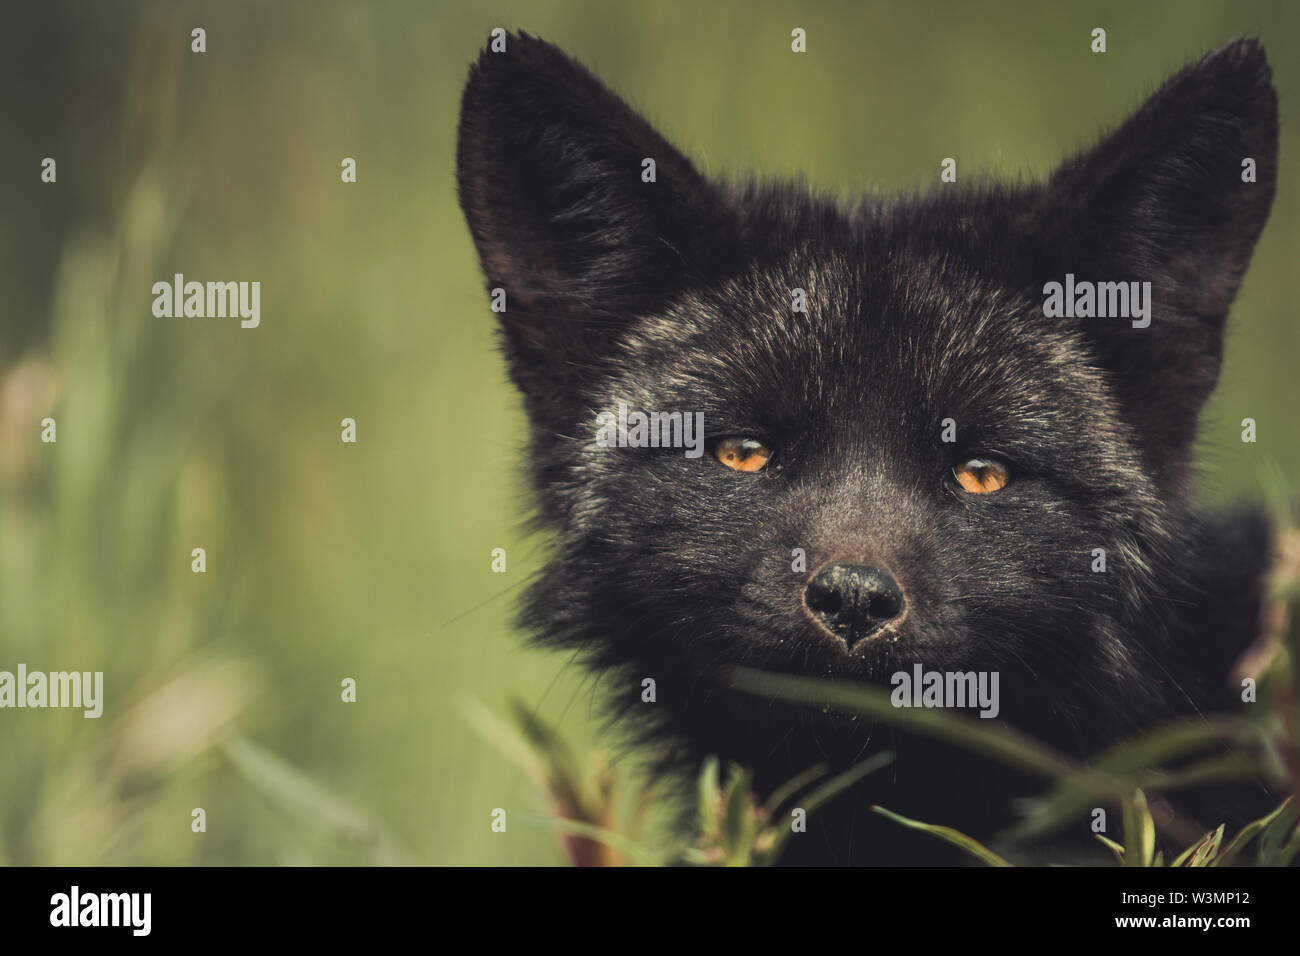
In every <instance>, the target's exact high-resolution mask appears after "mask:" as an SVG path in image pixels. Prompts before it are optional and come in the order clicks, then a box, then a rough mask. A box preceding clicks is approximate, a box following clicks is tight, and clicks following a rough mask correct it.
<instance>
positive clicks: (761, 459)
mask: <svg viewBox="0 0 1300 956" xmlns="http://www.w3.org/2000/svg"><path fill="white" fill-rule="evenodd" d="M710 450H711V452H712V454H713V457H714V458H716V459H718V461H720V462H722V463H723V464H724V465H726V466H727V467H728V468H731V469H733V470H734V471H762V470H763V469H764V468H765V467H767V462H768V459H770V458H771V457H772V449H771V448H769V447H767V445H764V444H763V443H762V442H761V441H759V440H758V439H757V438H744V437H742V436H737V435H729V436H727V437H726V438H719V439H718V440H717V441H715V442H714V443H713V447H712V449H710Z"/></svg>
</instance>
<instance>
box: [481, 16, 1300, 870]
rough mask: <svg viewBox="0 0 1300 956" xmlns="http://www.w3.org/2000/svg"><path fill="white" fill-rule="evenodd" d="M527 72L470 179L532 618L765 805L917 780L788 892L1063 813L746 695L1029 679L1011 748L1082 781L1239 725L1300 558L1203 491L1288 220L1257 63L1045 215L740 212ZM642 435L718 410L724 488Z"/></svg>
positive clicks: (589, 97)
mask: <svg viewBox="0 0 1300 956" xmlns="http://www.w3.org/2000/svg"><path fill="white" fill-rule="evenodd" d="M506 41H507V42H506V49H505V51H504V52H499V53H494V52H487V51H485V52H484V53H483V54H482V55H481V57H480V58H479V60H478V62H477V64H476V65H475V66H473V67H472V68H471V71H470V77H469V82H468V84H467V86H466V89H465V92H464V98H463V101H462V106H461V115H460V129H459V145H458V154H457V175H458V186H459V193H460V201H461V205H462V208H463V209H464V212H465V216H466V218H467V220H468V222H469V226H470V231H471V232H472V234H473V238H474V242H475V244H476V246H477V248H478V252H479V256H480V258H481V261H482V265H483V271H484V273H485V274H486V277H487V281H488V286H489V288H500V289H503V290H505V300H504V301H505V310H504V311H501V312H500V314H499V316H498V317H499V319H500V327H501V342H502V347H503V350H504V353H505V356H506V360H507V362H508V365H509V370H510V375H511V377H512V379H513V381H514V383H515V384H516V385H517V386H518V388H519V390H520V391H521V393H522V395H523V399H524V404H525V406H526V409H527V412H528V415H529V418H530V421H531V423H532V435H531V476H532V482H533V485H534V487H535V489H536V492H537V495H538V498H539V500H540V506H541V510H540V519H541V522H542V523H543V524H544V525H545V526H546V527H549V528H551V529H553V531H554V532H555V533H556V538H555V544H554V555H553V557H552V559H551V561H550V563H549V565H548V567H547V568H546V570H545V571H544V572H543V574H542V575H541V576H540V577H539V579H538V580H537V581H536V582H535V583H534V585H533V586H532V588H531V591H530V592H529V593H528V595H527V598H526V600H525V602H524V610H523V614H522V620H523V623H524V625H526V627H527V628H528V629H529V630H530V631H531V632H532V633H533V634H535V635H536V636H537V638H538V639H539V640H542V641H544V642H547V643H549V644H550V645H552V646H568V647H571V648H576V649H580V651H581V652H582V653H583V654H585V658H586V661H587V663H588V664H589V665H590V666H592V667H594V668H597V669H600V670H601V671H602V672H604V673H605V674H606V678H605V680H604V681H602V684H603V686H604V687H605V688H607V689H608V695H609V698H610V701H611V703H612V704H613V706H614V708H615V710H616V711H617V712H620V713H622V715H623V724H624V726H626V727H627V728H629V729H630V730H631V731H633V732H634V733H635V734H636V735H637V736H638V737H639V738H640V739H642V740H643V741H645V742H647V743H654V744H656V745H658V746H659V749H660V750H666V751H667V752H669V753H670V754H671V757H672V759H673V760H674V761H676V762H677V765H678V767H679V768H680V769H682V770H688V769H689V768H691V767H693V766H696V765H698V763H699V761H700V760H702V759H703V758H704V757H705V756H707V755H710V754H713V755H718V756H720V757H722V758H723V759H725V760H731V761H736V762H738V763H740V764H742V765H745V766H749V767H752V768H754V771H755V781H756V786H757V787H758V788H759V790H760V791H764V792H766V791H770V790H771V789H772V788H774V787H776V786H778V785H780V784H782V783H784V782H785V781H787V780H788V779H790V778H791V777H793V776H795V775H796V774H797V773H799V772H800V771H803V770H805V769H807V768H808V767H809V766H811V765H813V764H817V763H824V764H827V765H829V766H830V767H832V768H835V769H842V768H844V767H847V766H849V765H851V764H852V763H853V762H854V761H857V760H861V759H863V758H864V757H866V756H867V755H869V754H871V753H874V752H876V751H879V750H883V749H892V750H894V751H895V753H896V761H895V763H894V764H893V765H891V766H890V767H888V768H887V769H886V770H884V771H882V772H879V773H877V774H875V775H873V776H871V777H868V778H867V779H866V780H865V781H864V782H863V784H862V790H861V792H860V793H857V794H854V799H852V800H847V799H846V800H844V801H841V804H840V806H838V807H837V808H832V809H831V810H830V811H827V812H825V813H821V814H818V815H815V816H814V817H813V819H812V820H810V822H809V832H808V833H806V834H802V835H800V836H799V837H797V838H795V839H793V840H791V841H790V849H789V851H788V854H787V859H786V862H795V863H809V862H818V863H868V864H896V863H903V864H908V863H918V862H945V861H947V860H948V859H949V857H948V856H947V855H946V854H947V850H946V848H944V846H943V845H942V844H939V843H937V841H934V840H933V838H931V837H928V836H926V835H921V834H916V833H913V832H912V831H907V830H903V829H902V828H899V827H897V826H896V825H894V824H892V823H888V822H886V821H884V820H883V819H881V818H880V817H878V816H876V815H874V814H869V813H865V812H862V810H861V808H862V807H865V806H866V805H867V804H868V803H870V802H875V803H879V804H880V805H883V806H885V807H888V808H890V809H893V810H896V811H898V812H900V813H904V814H907V815H909V816H914V817H918V818H921V819H924V820H927V821H929V822H933V823H940V824H946V825H950V826H955V827H957V828H959V829H963V830H965V831H967V832H970V833H972V834H974V835H977V836H978V835H983V834H988V833H990V832H993V831H994V830H995V829H996V828H997V827H998V826H1000V825H1001V824H1002V823H1005V822H1006V819H1007V814H1008V812H1009V809H1010V801H1011V798H1012V797H1015V796H1022V795H1025V794H1031V793H1033V792H1034V788H1035V787H1036V786H1041V784H1040V783H1037V782H1035V781H1033V780H1029V779H1022V778H1021V777H1020V776H1019V775H1017V774H1013V773H1011V772H1008V771H1005V770H1002V769H999V768H998V767H995V766H992V765H989V764H987V763H984V762H981V761H978V760H976V759H974V758H972V757H969V756H967V755H964V754H962V753H957V752H950V751H948V750H947V749H945V748H944V747H942V746H940V745H938V744H932V743H929V742H927V741H924V740H905V739H902V738H901V737H900V736H899V735H898V734H896V733H895V732H893V731H891V730H890V729H889V728H887V727H885V726H882V725H873V723H872V722H871V721H869V720H866V719H860V718H853V717H848V716H845V715H837V714H833V713H826V712H814V711H811V710H809V709H806V708H799V707H795V706H792V705H786V704H782V703H778V702H776V701H769V700H766V699H763V698H761V697H755V696H752V695H749V694H746V693H741V692H740V691H738V690H735V689H733V688H732V687H731V685H730V684H729V678H728V675H729V674H730V673H731V670H730V669H731V668H732V667H734V666H736V665H745V666H749V667H753V668H758V669H763V670H768V671H777V672H785V673H792V674H798V675H804V676H819V677H832V678H843V679H851V680H859V681H867V682H874V683H877V684H881V685H889V684H890V682H891V675H894V674H895V673H897V672H900V671H902V672H908V673H911V672H912V671H913V668H914V667H915V666H916V665H918V664H919V665H922V666H923V667H924V669H925V670H926V671H940V672H946V673H947V672H971V671H974V672H985V673H996V674H998V675H999V677H1000V685H999V686H1000V697H1001V702H1000V709H999V712H998V715H997V718H996V719H997V720H999V721H1005V722H1006V723H1008V724H1010V725H1012V726H1014V727H1017V728H1019V729H1020V730H1022V731H1024V732H1026V733H1027V734H1029V735H1031V736H1033V737H1036V738H1038V739H1040V740H1043V741H1045V742H1046V743H1049V744H1051V745H1052V746H1054V747H1056V748H1059V749H1060V750H1062V751H1064V752H1067V753H1069V754H1071V755H1075V756H1079V757H1086V756H1087V755H1089V754H1093V753H1095V752H1096V751H1098V750H1099V749H1100V748H1104V747H1105V746H1107V745H1109V744H1112V743H1114V742H1116V741H1118V740H1120V739H1122V738H1124V737H1126V736H1129V735H1131V734H1133V733H1135V732H1138V731H1140V730H1142V729H1143V728H1146V727H1149V726H1151V725H1152V724H1154V723H1156V722H1159V721H1162V720H1166V719H1168V718H1170V717H1172V716H1174V715H1179V714H1198V713H1209V712H1214V711H1222V710H1226V709H1229V708H1231V707H1232V706H1233V704H1234V702H1235V701H1236V700H1237V694H1238V691H1237V690H1234V687H1233V686H1232V684H1231V681H1230V673H1231V670H1232V665H1233V662H1234V661H1235V660H1236V659H1237V658H1238V657H1239V656H1240V655H1241V653H1242V652H1243V651H1244V650H1245V649H1246V648H1247V646H1248V645H1249V644H1250V643H1251V642H1252V640H1253V639H1254V637H1255V636H1256V633H1257V630H1258V627H1257V622H1258V618H1259V615H1260V608H1261V600H1262V598H1261V592H1262V585H1261V581H1262V577H1263V572H1264V569H1265V568H1266V566H1267V563H1268V560H1269V552H1270V545H1271V535H1270V531H1269V528H1268V526H1267V523H1266V522H1265V521H1264V520H1263V518H1262V517H1260V516H1258V515H1256V514H1255V513H1254V512H1249V511H1243V512H1242V513H1237V514H1233V515H1231V516H1222V517H1217V518H1216V517H1213V516H1208V515H1205V514H1201V513H1199V512H1198V511H1197V510H1196V509H1195V508H1194V507H1193V506H1192V504H1191V502H1190V497H1191V496H1190V483H1191V479H1192V477H1193V461H1192V449H1193V442H1194V438H1195V436H1196V433H1197V419H1198V416H1199V414H1200V410H1201V407H1202V405H1203V404H1204V402H1205V400H1206V398H1207V396H1208V395H1209V394H1210V392H1211V390H1212V389H1213V388H1214V385H1215V382H1216V380H1217V378H1218V374H1219V366H1220V361H1221V357H1222V353H1223V340H1224V326H1225V322H1226V319H1227V314H1228V309H1229V306H1230V304H1231V302H1232V300H1233V297H1234V295H1235V294H1236V292H1237V288H1238V286H1239V285H1240V284H1241V281H1242V277H1243V275H1244V273H1245V271H1246V268H1247V265H1248V263H1249V261H1250V257H1251V254H1252V250H1253V249H1254V246H1255V242H1256V239H1257V238H1258V237H1259V234H1260V232H1261V230H1262V229H1263V227H1264V223H1265V221H1266V219H1267V218H1268V214H1269V209H1270V206H1271V204H1272V200H1273V195H1274V191H1275V184H1276V172H1277V148H1278V147H1277V141H1278V129H1277V125H1278V120H1277V100H1276V95H1275V93H1274V90H1273V87H1272V83H1271V71H1270V69H1269V66H1268V64H1267V61H1266V59H1265V55H1264V51H1263V49H1262V48H1261V46H1260V45H1259V44H1258V43H1257V42H1256V41H1254V40H1252V39H1241V40H1237V41H1235V42H1233V43H1231V44H1229V45H1227V46H1225V47H1223V48H1222V49H1220V50H1217V51H1215V52H1213V53H1210V54H1209V55H1207V56H1206V57H1204V58H1203V59H1202V60H1200V61H1199V62H1197V63H1195V64H1193V65H1190V66H1188V67H1187V68H1185V69H1184V70H1182V71H1181V72H1180V73H1178V74H1177V75H1175V76H1174V77H1172V78H1171V79H1170V80H1168V81H1167V82H1166V83H1165V84H1164V85H1163V86H1162V87H1161V88H1160V90H1159V91H1158V92H1157V93H1156V94H1155V95H1154V96H1152V97H1151V98H1150V100H1149V101H1147V102H1146V104H1145V105H1143V106H1142V107H1141V108H1140V109H1139V110H1138V112H1137V113H1136V114H1135V115H1134V116H1133V117H1132V118H1131V119H1130V120H1129V121H1128V122H1127V123H1125V124H1124V125H1123V126H1121V127H1120V128H1119V129H1118V131H1116V132H1115V133H1113V134H1112V135H1110V136H1108V137H1107V138H1105V139H1104V140H1103V141H1102V142H1101V144H1100V145H1098V146H1097V147H1096V148H1094V149H1092V150H1091V151H1088V152H1085V153H1083V154H1081V155H1079V156H1077V157H1075V158H1073V159H1071V160H1069V161H1068V162H1066V163H1064V164H1063V165H1062V166H1061V167H1060V168H1059V169H1058V170H1057V171H1056V172H1054V173H1053V174H1052V175H1051V176H1050V177H1049V178H1048V179H1047V180H1046V181H1045V182H1038V183H1032V184H1027V185H1018V186H1014V187H1012V186H988V185H985V186H979V187H971V186H966V185H958V184H955V183H943V184H941V185H938V186H937V188H936V191H935V192H934V193H933V194H932V195H929V196H924V197H913V198H902V199H889V200H878V199H868V200H864V201H862V202H861V203H860V204H856V205H844V204H842V203H838V202H835V201H832V200H830V199H828V198H824V197H820V196H817V195H814V194H810V192H809V190H807V189H806V188H803V187H802V186H800V185H797V184H791V183H780V184H771V185H764V184H758V183H743V184H734V183H722V182H715V181H712V180H710V179H706V178H705V177H704V176H702V175H701V174H700V173H699V172H698V171H697V170H696V169H695V167H694V166H693V165H692V164H691V162H690V161H689V160H688V159H687V158H686V157H685V156H684V155H683V154H682V153H681V152H679V151H678V150H677V149H675V148H674V147H673V146H671V145H670V144H669V143H668V142H667V141H666V140H665V139H664V138H663V137H661V136H660V134H659V133H657V132H656V131H655V129H654V128H652V126H651V125H650V124H649V123H647V122H646V121H645V120H644V119H642V118H641V117H640V116H639V115H638V114H637V113H636V112H634V111H633V110H632V109H631V108H630V107H629V106H628V105H627V104H626V103H624V102H623V101H622V100H621V99H619V98H618V97H617V96H616V95H615V94H614V93H612V92H611V91H610V90H609V89H608V88H606V87H605V86H604V85H603V84H602V83H601V82H600V81H599V80H597V79H596V78H595V77H594V76H593V75H592V74H591V73H589V72H588V71H587V70H585V69H584V68H583V67H582V66H580V65H579V64H578V63H576V62H575V61H574V60H572V59H570V58H569V57H568V56H566V55H565V54H564V53H562V52H561V51H560V50H559V49H557V48H556V47H554V46H552V45H550V44H548V43H545V42H543V41H541V40H539V39H536V38H534V37H530V36H528V35H527V34H523V33H520V34H518V35H513V34H511V35H508V36H507V38H506ZM648 161H653V162H648ZM936 168H937V167H936ZM1052 283H1057V284H1059V285H1058V287H1055V288H1056V291H1057V292H1058V293H1059V292H1060V291H1061V290H1062V289H1065V290H1067V291H1066V293H1065V298H1066V302H1065V310H1064V311H1062V309H1061V307H1060V306H1061V303H1060V301H1059V299H1060V298H1061V296H1059V295H1058V301H1057V302H1056V303H1055V304H1054V305H1050V306H1049V305H1046V303H1047V302H1048V300H1049V298H1050V296H1049V294H1048V292H1047V290H1049V289H1053V288H1054V287H1053V286H1052ZM1147 283H1149V285H1147ZM1120 284H1123V285H1120ZM1085 289H1086V290H1088V294H1087V295H1086V296H1085V295H1084V294H1083V293H1082V292H1080V291H1078V290H1085ZM1094 289H1095V290H1096V295H1095V297H1094V296H1093V295H1092V290H1094ZM1144 290H1145V292H1146V293H1147V295H1146V297H1145V300H1144V296H1143V292H1144ZM1121 292H1123V293H1125V295H1120V293H1121ZM1128 293H1131V296H1129V295H1128ZM1126 299H1127V300H1128V304H1127V307H1125V300H1126ZM1116 305H1118V306H1119V308H1118V309H1116V308H1115V307H1116ZM1143 310H1147V311H1146V314H1145V317H1144V316H1143V314H1142V313H1143ZM1115 311H1118V312H1120V313H1121V314H1111V313H1113V312H1115ZM620 406H622V408H623V409H624V411H625V412H627V413H628V415H629V416H630V414H631V412H632V411H639V412H641V413H645V414H649V413H672V412H681V413H682V414H683V415H684V416H689V415H692V414H695V413H702V414H703V424H704V442H703V454H701V455H699V456H696V457H692V456H691V455H689V454H686V453H684V452H683V449H682V448H665V447H634V446H636V445H637V444H638V443H637V442H635V441H631V440H628V441H626V442H621V443H620V442H613V443H611V442H608V441H600V440H598V437H599V433H600V431H601V429H602V428H605V427H606V426H607V424H608V422H609V421H610V416H611V415H618V414H620V411H619V410H620ZM629 410H630V411H629ZM629 420H630V417H629ZM665 421H667V420H666V419H665ZM669 431H670V432H671V429H669ZM674 434H675V433H674ZM670 437H671V436H670ZM611 444H612V445H613V446H614V447H610V445H611ZM641 444H642V445H644V443H641ZM687 451H689V449H687ZM801 556H802V557H801ZM1099 559H1101V561H1102V562H1104V563H1102V564H1100V565H1099ZM1099 568H1104V570H1100V569H1099ZM646 678H653V679H654V681H655V687H656V698H657V699H656V701H655V702H654V703H645V702H644V701H643V700H642V690H643V684H642V682H643V680H644V679H646ZM1221 809H1222V808H1220V807H1216V806H1211V807H1210V808H1209V809H1208V810H1207V811H1206V815H1207V816H1211V817H1212V815H1213V814H1214V813H1218V812H1219V811H1220V810H1221ZM1225 812H1226V811H1225ZM1214 822H1215V823H1217V822H1222V821H1221V820H1214Z"/></svg>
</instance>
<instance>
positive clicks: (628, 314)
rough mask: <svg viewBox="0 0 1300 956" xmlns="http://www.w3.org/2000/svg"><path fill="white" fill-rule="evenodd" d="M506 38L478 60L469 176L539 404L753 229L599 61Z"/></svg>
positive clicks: (492, 274)
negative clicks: (581, 60)
mask: <svg viewBox="0 0 1300 956" xmlns="http://www.w3.org/2000/svg"><path fill="white" fill-rule="evenodd" d="M505 47H506V48H505V50H504V51H503V52H499V53H494V52H491V51H490V50H485V51H484V52H483V53H482V55H481V56H480V57H479V60H478V63H477V64H475V65H474V66H473V67H472V68H471V70H470V76H469V82H468V84H467V85H466V87H465V93H464V96H463V98H462V100H461V113H460V133H459V137H460V138H459V143H458V145H457V151H456V176H457V181H458V185H459V189H460V203H461V207H462V209H463V210H464V212H465V217H466V219H467V220H468V221H469V227H470V232H471V233H472V234H473V237H474V243H475V245H476V246H477V247H478V253H479V258H480V260H481V262H482V264H483V271H484V273H485V274H486V276H487V280H488V286H489V288H495V287H500V288H503V289H504V290H505V297H506V311H505V312H504V313H502V314H501V315H500V318H501V324H502V329H503V331H504V335H505V345H506V352H507V357H508V359H509V361H510V364H511V373H512V375H513V377H514V379H515V382H516V383H517V384H518V385H519V386H520V388H521V389H522V390H523V391H524V394H525V398H526V399H527V400H528V402H529V410H530V412H533V413H537V412H538V411H541V410H542V409H540V408H539V404H540V405H547V404H550V403H554V402H555V401H556V400H560V399H561V398H562V397H565V398H575V397H576V395H575V393H576V392H578V391H579V390H580V387H581V385H582V384H583V382H582V379H583V377H584V375H585V374H587V373H589V372H591V370H592V369H593V367H598V366H599V365H600V364H601V358H602V357H605V358H608V357H609V356H610V355H611V354H612V353H613V351H614V350H613V349H612V348H611V346H612V345H613V344H614V342H615V340H616V338H617V336H618V335H619V333H620V332H621V331H623V330H624V329H625V328H626V326H627V325H628V324H629V323H630V322H631V321H632V320H633V319H634V318H635V317H636V316H637V315H643V314H645V313H648V312H652V311H654V310H656V309H657V308H659V307H660V306H662V305H663V304H664V303H665V302H667V301H668V300H669V299H671V298H672V297H673V296H674V295H676V294H677V293H679V292H680V291H681V290H682V289H683V288H685V287H686V286H687V285H689V284H692V283H697V282H700V281H703V280H707V279H709V278H715V277H717V276H719V275H721V274H723V273H724V272H726V271H728V270H729V269H731V268H734V266H735V265H736V262H737V257H738V255H739V248H740V234H739V226H738V223H737V220H736V216H735V214H734V212H733V210H732V208H731V206H730V205H729V204H728V202H727V200H726V199H725V197H724V196H723V194H722V193H721V192H720V191H719V190H717V189H716V188H715V187H714V186H712V185H711V184H710V183H709V182H707V181H706V180H705V179H704V177H702V176H701V175H700V174H699V173H698V172H696V170H695V169H694V167H693V166H692V165H691V163H690V162H689V161H688V160H687V159H686V157H685V156H683V155H682V154H681V153H679V152H678V151H677V150H676V149H674V148H673V147H672V146H671V145H669V143H668V142H667V141H666V140H665V139H664V138H663V137H662V136H660V135H659V134H658V133H657V132H655V130H654V129H653V128H652V127H651V126H650V124H649V123H647V122H646V121H645V120H644V119H642V118H641V117H640V116H638V115H637V114H636V113H635V112H634V111H633V110H632V109H631V108H630V107H629V106H628V105H627V104H626V103H624V102H623V101H622V100H621V99H619V98H618V97H617V96H615V95H614V94H613V93H612V92H610V90H609V89H607V88H606V87H605V86H604V84H602V83H601V82H600V81H599V80H597V79H596V78H595V77H594V76H592V75H591V73H589V72H588V71H587V70H586V69H584V68H583V67H582V66H580V65H579V64H578V63H576V62H575V61H573V60H572V59H570V58H569V57H567V56H566V55H565V54H564V53H562V52H561V51H560V50H559V49H558V48H556V47H554V46H552V45H551V44H549V43H545V42H543V41H542V40H538V39H536V38H534V37H530V36H528V35H527V34H523V33H521V34H520V35H519V36H517V37H516V36H514V35H512V34H506V35H505ZM647 161H651V162H647ZM651 170H652V171H653V175H652V174H651ZM539 392H540V393H542V394H539ZM552 410H553V409H552ZM535 417H536V414H535ZM545 417H547V418H549V417H552V416H550V415H547V416H545ZM547 424H553V425H557V426H558V425H559V424H560V423H558V422H548V423H547Z"/></svg>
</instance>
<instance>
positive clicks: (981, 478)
mask: <svg viewBox="0 0 1300 956" xmlns="http://www.w3.org/2000/svg"><path fill="white" fill-rule="evenodd" d="M952 473H953V477H955V478H956V479H957V484H959V485H961V486H962V488H963V489H964V490H966V491H969V492H970V493H971V494H973V495H987V494H989V493H990V492H993V491H998V490H1000V489H1002V488H1005V487H1006V486H1007V485H1008V484H1009V483H1010V481H1011V472H1010V471H1008V470H1007V466H1006V465H1004V464H1003V463H1002V462H1000V461H993V460H992V459H990V458H970V459H967V460H966V461H964V462H962V463H961V464H960V465H958V466H957V467H956V468H954V469H953V470H952Z"/></svg>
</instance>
